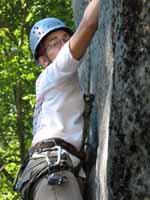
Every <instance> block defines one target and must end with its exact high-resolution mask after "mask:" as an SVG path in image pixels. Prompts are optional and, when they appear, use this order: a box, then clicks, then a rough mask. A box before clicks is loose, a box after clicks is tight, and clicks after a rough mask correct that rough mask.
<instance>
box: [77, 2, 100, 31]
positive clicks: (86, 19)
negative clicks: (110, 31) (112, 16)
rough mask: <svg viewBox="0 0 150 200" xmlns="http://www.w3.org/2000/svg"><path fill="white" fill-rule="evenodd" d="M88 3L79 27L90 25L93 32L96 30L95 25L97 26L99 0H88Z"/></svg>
mask: <svg viewBox="0 0 150 200" xmlns="http://www.w3.org/2000/svg"><path fill="white" fill-rule="evenodd" d="M89 2H90V3H89V5H88V6H87V8H86V9H85V12H84V15H83V17H82V20H81V23H80V27H81V26H83V25H84V26H85V27H87V28H88V27H89V28H90V27H92V28H93V29H94V30H93V32H95V31H96V29H97V26H98V16H99V10H100V6H99V5H100V0H92V1H89Z"/></svg>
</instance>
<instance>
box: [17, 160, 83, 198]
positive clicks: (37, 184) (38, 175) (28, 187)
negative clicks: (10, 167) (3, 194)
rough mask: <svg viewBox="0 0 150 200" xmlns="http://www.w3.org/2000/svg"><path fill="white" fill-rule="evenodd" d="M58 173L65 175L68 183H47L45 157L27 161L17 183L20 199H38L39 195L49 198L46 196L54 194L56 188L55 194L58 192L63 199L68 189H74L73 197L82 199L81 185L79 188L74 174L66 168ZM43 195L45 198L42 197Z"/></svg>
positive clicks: (72, 191) (72, 190)
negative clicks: (52, 184)
mask: <svg viewBox="0 0 150 200" xmlns="http://www.w3.org/2000/svg"><path fill="white" fill-rule="evenodd" d="M58 173H60V174H63V175H65V176H66V177H67V179H68V183H65V184H63V186H59V185H56V186H51V185H48V164H47V162H46V159H45V158H36V159H31V160H30V161H29V162H28V164H27V166H26V167H25V169H24V171H23V173H22V175H21V177H20V179H19V181H18V183H17V190H18V191H19V192H20V193H21V196H22V199H24V200H38V199H40V198H39V197H40V196H41V199H42V200H47V199H48V200H49V198H48V196H49V195H51V196H54V195H56V191H57V190H58V192H57V193H58V194H57V195H60V194H61V196H62V195H63V196H64V198H63V199H65V200H66V199H68V197H69V194H68V196H66V197H65V195H66V194H67V193H68V192H69V191H71V193H74V191H76V192H75V193H76V195H75V196H76V197H77V198H75V199H76V200H77V199H78V200H79V199H81V200H82V196H81V191H80V188H81V185H80V188H79V185H78V184H79V183H78V181H77V180H78V179H77V178H76V177H75V175H74V174H73V173H72V172H70V171H66V170H64V171H59V172H58ZM81 182H82V181H81ZM81 184H82V183H81ZM73 185H74V186H73ZM44 191H45V192H44ZM54 191H55V192H54ZM60 191H61V192H60ZM70 195H71V194H70ZM43 196H44V197H45V198H42V197H43ZM46 196H47V197H46ZM70 197H71V196H70ZM51 199H52V200H53V199H57V198H56V197H55V198H51ZM60 199H62V198H60ZM71 199H72V198H71ZM72 200H73V199H72Z"/></svg>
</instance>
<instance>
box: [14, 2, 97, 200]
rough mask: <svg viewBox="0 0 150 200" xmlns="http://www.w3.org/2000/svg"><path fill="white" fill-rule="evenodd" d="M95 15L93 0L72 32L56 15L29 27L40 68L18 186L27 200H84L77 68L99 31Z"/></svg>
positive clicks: (80, 92) (31, 41) (95, 8)
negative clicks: (80, 179)
mask: <svg viewBox="0 0 150 200" xmlns="http://www.w3.org/2000/svg"><path fill="white" fill-rule="evenodd" d="M98 13H99V0H92V1H91V2H90V3H89V5H88V6H87V8H86V9H85V12H84V15H83V17H82V20H81V22H80V25H79V27H78V28H77V30H76V31H75V33H73V32H72V31H71V29H70V28H69V27H68V26H66V25H65V23H64V22H62V21H61V20H59V19H57V18H45V19H42V20H40V21H38V22H37V23H35V25H34V26H33V27H32V29H31V32H30V47H31V50H32V53H33V56H34V58H35V60H36V61H37V62H38V63H39V64H40V65H42V66H43V67H44V70H43V72H42V73H41V74H40V76H39V77H38V79H37V81H36V106H35V112H34V121H33V141H32V147H31V149H30V151H29V161H28V162H26V163H25V165H23V166H22V169H23V173H22V176H21V177H20V179H19V181H18V183H17V185H16V189H17V190H18V191H20V192H21V194H22V197H23V199H25V200H29V199H33V200H40V199H42V200H48V199H52V200H54V199H64V200H66V199H72V200H82V195H81V192H80V188H79V183H78V177H79V176H82V175H83V171H82V169H81V167H80V160H82V159H84V155H83V154H82V152H81V151H80V150H81V146H82V139H83V111H84V101H83V96H82V91H81V89H80V84H79V79H78V72H77V71H78V67H79V65H80V60H81V58H82V57H83V55H84V53H85V51H86V49H87V47H88V46H89V44H90V42H91V39H92V38H93V35H94V33H95V32H96V30H97V26H98Z"/></svg>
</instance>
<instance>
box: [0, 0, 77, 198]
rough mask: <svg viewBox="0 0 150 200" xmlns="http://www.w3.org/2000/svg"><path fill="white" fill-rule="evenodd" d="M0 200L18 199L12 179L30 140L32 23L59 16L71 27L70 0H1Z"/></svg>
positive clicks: (34, 69) (35, 73)
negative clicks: (30, 34)
mask: <svg viewBox="0 0 150 200" xmlns="http://www.w3.org/2000/svg"><path fill="white" fill-rule="evenodd" d="M0 8H1V9H0V16H1V17H0V60H1V62H0V122H1V125H0V186H1V187H0V200H7V199H9V200H14V199H15V200H16V199H18V200H19V199H20V198H19V196H18V194H16V193H14V192H13V189H12V185H13V184H12V181H13V179H14V177H15V174H16V171H17V169H18V166H19V164H20V162H21V160H22V159H23V158H24V155H25V152H26V151H27V149H28V148H29V146H30V144H31V139H32V116H33V109H34V104H35V94H34V93H35V91H34V90H35V88H34V85H35V80H36V78H37V76H38V74H39V73H40V71H41V69H40V68H39V67H36V64H35V62H34V60H33V58H32V55H31V52H30V50H29V47H28V35H29V31H30V28H31V26H32V25H33V24H34V23H35V22H36V21H37V20H39V19H42V18H44V17H58V18H60V19H62V20H64V21H65V22H66V23H67V24H68V25H69V26H71V27H72V28H73V20H72V9H71V1H70V0H48V1H44V0H41V1H39V0H35V1H27V0H20V1H18V0H13V1H10V0H9V1H7V4H6V1H5V0H1V1H0Z"/></svg>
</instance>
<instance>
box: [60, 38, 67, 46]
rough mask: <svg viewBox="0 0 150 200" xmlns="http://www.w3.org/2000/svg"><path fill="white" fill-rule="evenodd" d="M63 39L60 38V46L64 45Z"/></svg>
mask: <svg viewBox="0 0 150 200" xmlns="http://www.w3.org/2000/svg"><path fill="white" fill-rule="evenodd" d="M65 43H66V42H65V41H64V40H63V39H61V40H60V47H63V46H64V45H65Z"/></svg>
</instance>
